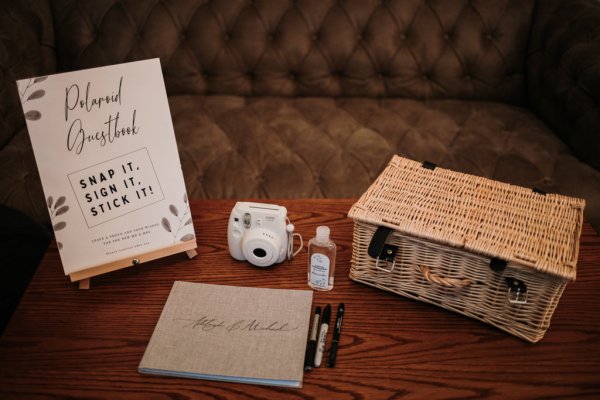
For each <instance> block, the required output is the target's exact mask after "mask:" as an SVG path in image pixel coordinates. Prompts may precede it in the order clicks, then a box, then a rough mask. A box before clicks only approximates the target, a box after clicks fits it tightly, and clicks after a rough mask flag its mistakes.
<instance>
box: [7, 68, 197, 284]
mask: <svg viewBox="0 0 600 400" xmlns="http://www.w3.org/2000/svg"><path fill="white" fill-rule="evenodd" d="M17 86H18V89H19V95H20V96H21V103H22V106H23V112H24V114H25V119H26V121H27V128H28V130H29V136H30V138H31V143H32V147H33V150H34V154H35V159H36V162H37V166H38V170H39V174H40V178H41V181H42V186H43V189H44V194H45V196H46V200H47V206H48V211H49V214H50V218H51V221H52V226H53V228H54V233H55V236H56V241H57V244H58V248H59V250H60V257H61V260H62V264H63V267H64V270H65V274H67V275H69V276H70V277H71V280H74V281H75V280H81V279H86V278H89V277H90V276H94V275H97V274H99V273H104V272H108V271H110V270H114V269H118V268H123V267H125V266H130V265H132V260H133V261H134V262H133V264H135V263H136V262H135V261H136V260H137V262H140V260H141V261H148V260H150V259H153V258H158V257H160V256H165V255H168V254H173V253H177V252H182V251H185V250H191V249H194V248H195V247H196V242H195V233H194V226H193V224H192V219H191V213H190V209H189V203H188V201H187V194H186V188H185V183H184V180H183V174H182V171H181V164H180V161H179V154H178V150H177V143H176V141H175V134H174V131H173V123H172V121H171V114H170V111H169V104H168V101H167V94H166V90H165V85H164V81H163V77H162V71H161V67H160V61H159V59H151V60H145V61H138V62H132V63H127V64H120V65H111V66H107V67H101V68H94V69H87V70H81V71H74V72H68V73H62V74H56V75H50V76H42V77H37V78H30V79H23V80H20V81H18V82H17ZM144 255H145V257H144Z"/></svg>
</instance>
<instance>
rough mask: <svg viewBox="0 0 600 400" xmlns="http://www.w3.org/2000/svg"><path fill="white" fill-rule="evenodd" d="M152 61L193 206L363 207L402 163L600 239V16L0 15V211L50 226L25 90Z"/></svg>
mask: <svg viewBox="0 0 600 400" xmlns="http://www.w3.org/2000/svg"><path fill="white" fill-rule="evenodd" d="M153 57H160V59H161V62H162V67H163V73H164V78H165V83H166V86H167V91H168V94H169V99H170V107H171V114H172V118H173V123H174V126H175V132H176V136H177V141H178V144H179V151H180V156H181V161H182V166H183V170H184V176H185V179H186V183H187V187H188V192H189V194H190V197H193V198H267V197H268V198H290V197H356V196H358V195H360V194H361V193H362V192H363V191H364V190H365V189H366V188H367V187H368V185H369V184H370V183H371V182H372V180H373V179H374V178H375V177H376V176H377V175H378V173H379V172H380V171H381V170H382V169H383V167H384V166H385V165H386V163H387V162H388V160H389V159H390V157H391V156H392V155H393V154H401V155H404V156H406V157H410V158H413V159H416V160H429V161H432V162H434V163H437V164H438V165H440V166H442V167H445V168H451V169H455V170H458V171H462V172H467V173H472V174H476V175H481V176H486V177H490V178H494V179H497V180H501V181H506V182H510V183H515V184H518V185H523V186H527V187H538V188H541V189H543V190H546V191H549V192H559V193H563V194H568V195H573V196H578V197H584V198H585V199H586V200H587V208H586V213H585V217H586V219H587V220H588V221H591V222H592V223H593V224H594V225H595V227H596V229H598V228H599V227H600V171H599V169H600V105H599V104H600V103H599V102H600V2H598V1H596V0H573V1H564V0H544V1H530V0H512V1H511V0H490V1H484V0H478V1H477V0H472V1H467V0H297V1H294V0H272V1H269V0H149V1H140V0H86V1H79V0H8V1H3V2H2V4H1V5H0V82H1V84H0V203H2V204H5V205H8V206H10V207H14V208H18V209H20V210H22V211H24V212H25V213H26V214H28V215H29V216H31V217H32V218H33V219H34V220H36V221H39V222H41V223H45V221H46V220H47V218H48V217H47V212H46V209H45V205H44V200H43V194H42V191H41V185H40V182H39V177H38V173H37V170H36V166H35V160H34V158H33V153H32V151H31V148H30V142H29V139H28V135H27V131H26V128H25V123H24V120H23V117H22V115H21V114H22V112H21V108H20V104H19V100H18V96H17V92H16V86H15V84H14V81H15V80H16V79H19V78H24V77H29V76H33V75H43V74H49V73H54V72H61V71H69V70H75V69H83V68H89V67H96V66H101V65H108V64H115V63H121V62H127V61H133V60H139V59H145V58H153Z"/></svg>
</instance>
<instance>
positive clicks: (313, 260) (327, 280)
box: [308, 226, 335, 290]
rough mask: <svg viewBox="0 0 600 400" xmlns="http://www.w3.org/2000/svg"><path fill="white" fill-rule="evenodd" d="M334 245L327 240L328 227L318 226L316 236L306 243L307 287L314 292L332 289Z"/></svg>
mask: <svg viewBox="0 0 600 400" xmlns="http://www.w3.org/2000/svg"><path fill="white" fill-rule="evenodd" d="M334 272H335V243H333V242H332V241H331V240H330V239H329V227H327V226H319V227H318V228H317V236H316V237H314V238H312V239H310V241H309V242H308V286H310V287H311V288H313V289H315V290H331V289H333V273H334Z"/></svg>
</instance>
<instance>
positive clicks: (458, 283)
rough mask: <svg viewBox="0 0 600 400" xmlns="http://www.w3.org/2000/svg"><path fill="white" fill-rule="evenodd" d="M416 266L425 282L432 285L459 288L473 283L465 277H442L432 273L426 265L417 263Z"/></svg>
mask: <svg viewBox="0 0 600 400" xmlns="http://www.w3.org/2000/svg"><path fill="white" fill-rule="evenodd" d="M417 268H418V269H419V270H420V271H421V273H422V274H423V277H424V278H425V279H426V280H427V282H429V283H433V284H434V285H438V286H443V287H444V288H446V289H454V290H460V289H464V288H466V287H468V286H471V285H472V284H473V283H474V282H473V281H472V280H470V279H467V278H463V279H458V278H444V277H441V276H438V275H434V274H433V273H432V272H431V271H430V270H429V267H428V266H426V265H417Z"/></svg>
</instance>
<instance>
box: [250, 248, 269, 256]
mask: <svg viewBox="0 0 600 400" xmlns="http://www.w3.org/2000/svg"><path fill="white" fill-rule="evenodd" d="M252 253H254V255H255V256H256V257H258V258H263V257H265V256H266V255H267V252H266V251H265V250H264V249H261V248H256V249H254V250H253V251H252Z"/></svg>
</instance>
